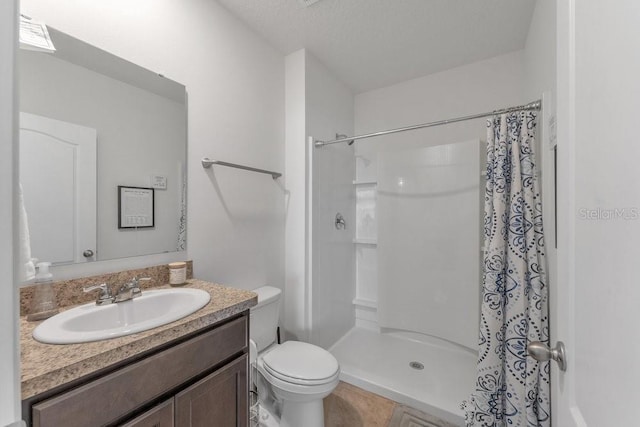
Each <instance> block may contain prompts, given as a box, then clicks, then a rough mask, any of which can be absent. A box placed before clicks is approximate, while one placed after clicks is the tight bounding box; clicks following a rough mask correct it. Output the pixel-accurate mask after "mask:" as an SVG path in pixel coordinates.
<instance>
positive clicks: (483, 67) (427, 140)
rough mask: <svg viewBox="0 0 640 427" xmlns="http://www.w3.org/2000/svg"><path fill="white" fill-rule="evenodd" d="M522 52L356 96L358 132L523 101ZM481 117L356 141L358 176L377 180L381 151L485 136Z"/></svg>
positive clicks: (468, 112)
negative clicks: (378, 157) (378, 155)
mask: <svg viewBox="0 0 640 427" xmlns="http://www.w3.org/2000/svg"><path fill="white" fill-rule="evenodd" d="M523 81H524V61H523V53H522V51H517V52H513V53H509V54H506V55H501V56H498V57H495V58H491V59H487V60H485V61H480V62H475V63H473V64H469V65H465V66H462V67H458V68H453V69H451V70H447V71H443V72H441V73H435V74H430V75H428V76H424V77H421V78H418V79H414V80H409V81H406V82H402V83H399V84H396V85H393V86H388V87H384V88H381V89H377V90H372V91H370V92H364V93H361V94H358V95H357V96H356V101H355V109H356V110H355V129H356V133H357V134H363V133H368V132H375V131H379V130H386V129H392V128H396V127H402V126H409V125H415V124H419V123H426V122H431V121H436V120H443V119H447V118H453V117H459V116H465V115H470V114H475V113H481V112H485V111H491V110H495V109H498V108H503V107H508V106H512V105H518V104H521V103H524V102H525V101H527V100H526V98H524V97H523V95H524V94H523ZM485 133H486V129H485V127H484V120H483V119H479V120H474V121H467V122H461V123H457V124H452V125H447V126H440V127H435V128H429V129H424V130H417V131H412V132H405V133H399V134H394V135H390V136H383V137H378V138H372V139H369V140H363V141H361V142H356V156H357V157H358V163H357V177H358V180H362V181H367V180H375V171H376V155H377V152H378V151H379V150H399V149H406V148H415V147H420V146H423V145H425V144H428V145H436V144H446V143H450V142H461V141H468V140H470V139H473V138H484V137H485Z"/></svg>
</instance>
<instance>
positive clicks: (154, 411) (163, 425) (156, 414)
mask: <svg viewBox="0 0 640 427" xmlns="http://www.w3.org/2000/svg"><path fill="white" fill-rule="evenodd" d="M173 426H174V423H173V399H169V400H167V401H166V402H163V403H161V404H159V405H158V406H154V407H153V408H151V409H149V410H148V411H147V412H145V413H144V414H142V415H140V416H138V417H136V418H135V419H133V420H131V421H129V422H128V423H126V424H123V425H122V427H173Z"/></svg>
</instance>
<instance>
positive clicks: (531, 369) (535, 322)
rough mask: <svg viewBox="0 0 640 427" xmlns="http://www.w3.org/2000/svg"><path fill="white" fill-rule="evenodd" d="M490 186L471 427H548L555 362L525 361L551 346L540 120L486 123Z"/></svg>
mask: <svg viewBox="0 0 640 427" xmlns="http://www.w3.org/2000/svg"><path fill="white" fill-rule="evenodd" d="M487 124H488V129H487V182H486V190H485V214H484V260H483V261H484V262H483V285H482V306H481V316H480V333H479V355H478V366H477V378H476V387H475V392H474V393H472V395H471V397H470V398H469V399H468V400H467V401H465V402H464V403H463V404H462V408H463V410H464V411H465V412H466V422H467V425H468V426H474V427H475V426H477V427H502V426H510V427H519V426H522V427H524V426H546V427H548V426H550V424H551V422H550V401H549V362H548V361H547V362H537V361H535V360H534V359H533V358H531V357H530V356H527V345H528V343H529V342H531V341H542V342H544V343H546V344H547V345H548V344H549V326H548V300H547V278H546V272H545V267H546V264H545V258H544V238H543V234H542V202H541V195H540V191H539V185H538V178H537V176H536V164H535V163H536V157H535V155H534V145H535V144H534V142H535V133H536V114H535V113H534V112H531V111H521V112H517V113H510V114H503V115H499V116H494V117H493V118H492V119H490V120H488V121H487Z"/></svg>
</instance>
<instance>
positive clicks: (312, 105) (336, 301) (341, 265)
mask: <svg viewBox="0 0 640 427" xmlns="http://www.w3.org/2000/svg"><path fill="white" fill-rule="evenodd" d="M286 71H287V75H286V110H287V115H286V117H287V123H286V129H287V137H286V154H285V156H286V190H287V193H288V198H287V225H286V284H285V304H283V306H284V307H283V310H284V312H283V316H282V317H283V319H284V321H283V326H284V330H285V334H284V335H285V339H291V338H295V339H301V340H306V341H310V342H312V343H314V344H317V345H320V346H322V347H325V348H328V347H329V346H331V345H332V344H333V343H334V342H335V341H336V340H337V339H338V338H340V337H341V336H343V335H344V334H345V333H346V332H347V331H348V330H349V329H351V327H352V326H353V324H354V314H353V313H354V311H353V306H352V304H351V301H352V300H353V292H354V290H353V276H354V254H353V247H352V245H353V244H352V240H353V229H354V223H355V221H354V216H355V215H354V209H355V208H354V201H353V188H352V181H353V179H354V176H355V162H354V160H353V152H354V149H353V147H352V146H348V145H346V144H343V145H340V146H331V147H324V148H321V149H316V148H313V146H312V145H311V144H310V143H309V138H313V139H316V140H318V139H320V140H330V139H334V138H335V134H336V133H342V134H349V135H350V134H352V133H353V112H354V107H353V93H352V92H351V90H350V89H349V88H348V87H347V86H345V85H344V84H343V83H342V82H340V81H339V80H338V79H336V78H335V76H334V75H333V74H332V73H331V71H330V70H328V69H327V68H326V67H325V66H324V65H323V64H322V63H320V61H318V60H317V59H316V58H315V57H313V55H311V54H310V53H309V52H307V51H306V50H304V49H303V50H300V51H297V52H294V53H292V54H290V55H288V56H287V58H286ZM337 213H340V214H341V215H342V216H343V218H344V221H345V223H346V228H345V229H340V230H338V229H336V228H335V227H334V219H335V216H336V214H337Z"/></svg>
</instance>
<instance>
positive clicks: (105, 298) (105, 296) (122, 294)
mask: <svg viewBox="0 0 640 427" xmlns="http://www.w3.org/2000/svg"><path fill="white" fill-rule="evenodd" d="M149 280H151V278H149V277H142V278H140V279H138V278H137V277H134V278H133V279H131V281H130V282H127V283H125V284H124V285H122V286H120V288H119V289H118V292H117V293H116V295H115V296H114V295H113V294H112V293H111V289H110V288H109V286H108V285H107V284H106V283H102V284H100V285H95V286H88V287H86V288H82V290H83V291H84V292H91V291H95V290H99V291H100V293H99V294H98V299H96V305H107V304H111V303H114V302H123V301H129V300H131V299H134V298H138V297H139V296H140V295H142V291H141V290H140V282H146V281H149Z"/></svg>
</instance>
